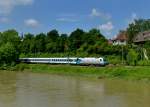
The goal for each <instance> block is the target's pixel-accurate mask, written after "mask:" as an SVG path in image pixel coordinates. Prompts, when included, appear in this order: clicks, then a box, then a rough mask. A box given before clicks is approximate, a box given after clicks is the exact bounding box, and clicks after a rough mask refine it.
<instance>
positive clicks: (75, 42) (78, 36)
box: [69, 29, 85, 51]
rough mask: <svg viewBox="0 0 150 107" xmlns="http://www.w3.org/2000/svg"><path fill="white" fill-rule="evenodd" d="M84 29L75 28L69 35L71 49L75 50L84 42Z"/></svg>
mask: <svg viewBox="0 0 150 107" xmlns="http://www.w3.org/2000/svg"><path fill="white" fill-rule="evenodd" d="M84 33H85V32H84V31H83V30H82V29H76V30H75V31H73V32H72V33H71V34H70V36H69V48H70V50H71V51H76V50H77V49H79V48H80V46H81V45H82V44H83V43H84V41H85V40H83V39H82V38H83V35H84Z"/></svg>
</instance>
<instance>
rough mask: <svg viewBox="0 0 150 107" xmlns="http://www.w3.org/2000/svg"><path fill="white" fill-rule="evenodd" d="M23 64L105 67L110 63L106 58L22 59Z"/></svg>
mask: <svg viewBox="0 0 150 107" xmlns="http://www.w3.org/2000/svg"><path fill="white" fill-rule="evenodd" d="M19 61H20V62H23V63H43V64H44V63H45V64H71V65H99V66H105V65H107V64H108V61H106V60H105V58H102V57H100V58H73V57H72V58H71V57H69V58H20V59H19Z"/></svg>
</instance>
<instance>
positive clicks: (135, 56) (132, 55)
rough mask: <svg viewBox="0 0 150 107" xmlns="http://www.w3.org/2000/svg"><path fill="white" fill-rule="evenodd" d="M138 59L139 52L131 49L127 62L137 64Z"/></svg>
mask: <svg viewBox="0 0 150 107" xmlns="http://www.w3.org/2000/svg"><path fill="white" fill-rule="evenodd" d="M137 60H138V53H137V52H136V51H135V50H134V49H130V50H129V52H128V55H127V64H128V65H132V66H133V65H134V66H136V64H137Z"/></svg>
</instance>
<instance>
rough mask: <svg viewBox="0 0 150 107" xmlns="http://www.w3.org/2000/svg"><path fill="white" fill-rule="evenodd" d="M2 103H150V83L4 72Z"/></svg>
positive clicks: (113, 106) (87, 106)
mask: <svg viewBox="0 0 150 107" xmlns="http://www.w3.org/2000/svg"><path fill="white" fill-rule="evenodd" d="M0 107H150V83H146V82H139V81H137V82H133V81H132V82H131V81H126V80H98V79H97V80H93V79H88V78H81V77H72V76H58V75H50V74H44V73H42V74H40V73H29V72H24V73H16V72H0Z"/></svg>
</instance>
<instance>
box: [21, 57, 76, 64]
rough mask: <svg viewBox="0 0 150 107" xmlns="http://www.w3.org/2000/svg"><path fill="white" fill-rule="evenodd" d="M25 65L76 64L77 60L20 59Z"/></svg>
mask: <svg viewBox="0 0 150 107" xmlns="http://www.w3.org/2000/svg"><path fill="white" fill-rule="evenodd" d="M19 60H20V62H23V63H45V64H76V58H20V59H19Z"/></svg>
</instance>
